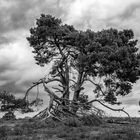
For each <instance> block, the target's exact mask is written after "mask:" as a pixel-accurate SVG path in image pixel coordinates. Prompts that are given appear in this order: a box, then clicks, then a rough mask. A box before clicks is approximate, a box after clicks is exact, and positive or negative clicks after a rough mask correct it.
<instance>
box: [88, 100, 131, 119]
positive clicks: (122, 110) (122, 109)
mask: <svg viewBox="0 0 140 140" xmlns="http://www.w3.org/2000/svg"><path fill="white" fill-rule="evenodd" d="M93 102H98V103H100V104H101V105H102V106H104V107H106V108H108V109H110V110H112V111H118V112H120V111H121V112H123V113H125V114H126V115H127V116H128V118H129V119H130V120H131V117H130V115H129V114H128V113H127V112H126V111H125V110H124V108H121V109H115V108H111V107H109V106H107V105H105V104H104V103H102V102H101V101H99V100H96V99H95V100H91V101H89V102H87V104H90V103H93Z"/></svg>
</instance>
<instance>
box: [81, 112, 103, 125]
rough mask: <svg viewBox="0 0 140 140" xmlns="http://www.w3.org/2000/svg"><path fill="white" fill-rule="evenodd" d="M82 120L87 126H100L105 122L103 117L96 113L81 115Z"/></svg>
mask: <svg viewBox="0 0 140 140" xmlns="http://www.w3.org/2000/svg"><path fill="white" fill-rule="evenodd" d="M81 121H82V122H83V124H84V125H87V126H99V125H100V124H102V123H103V120H102V118H99V117H98V116H96V115H95V114H89V115H84V116H82V117H81Z"/></svg>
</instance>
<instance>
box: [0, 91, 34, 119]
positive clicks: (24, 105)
mask: <svg viewBox="0 0 140 140" xmlns="http://www.w3.org/2000/svg"><path fill="white" fill-rule="evenodd" d="M0 104H1V106H0V111H1V112H6V113H5V115H4V118H5V119H12V118H15V116H14V112H15V111H20V112H21V113H28V112H33V111H34V110H33V109H32V106H33V105H36V100H33V101H32V102H30V103H29V102H28V101H26V100H24V99H20V98H16V97H15V96H14V94H11V93H9V92H7V91H6V90H4V91H1V92H0Z"/></svg>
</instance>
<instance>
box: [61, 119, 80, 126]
mask: <svg viewBox="0 0 140 140" xmlns="http://www.w3.org/2000/svg"><path fill="white" fill-rule="evenodd" d="M64 123H65V124H66V125H67V126H70V127H80V126H82V122H81V121H80V120H79V119H78V118H76V117H68V118H66V119H65V120H64Z"/></svg>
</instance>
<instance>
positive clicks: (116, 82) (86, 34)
mask: <svg viewBox="0 0 140 140" xmlns="http://www.w3.org/2000/svg"><path fill="white" fill-rule="evenodd" d="M27 40H28V41H29V44H30V46H31V47H32V48H33V53H34V58H35V60H36V64H38V65H40V66H45V65H50V64H51V65H52V69H51V71H50V72H49V78H43V79H41V80H39V81H38V82H37V83H34V85H33V86H32V87H31V88H30V89H32V88H33V87H35V86H36V85H39V84H43V86H44V88H45V91H46V92H48V93H49V96H50V106H49V110H52V109H53V107H52V106H53V105H54V102H55V105H56V104H57V106H59V105H60V104H61V105H62V104H63V105H65V106H66V105H68V107H67V110H69V111H71V112H73V113H74V112H76V111H77V110H78V109H79V108H78V107H77V108H76V109H73V107H72V105H76V104H78V103H79V102H80V103H83V101H85V102H88V96H86V95H85V93H84V92H85V89H86V85H87V83H91V84H92V85H93V88H94V89H93V91H92V94H94V95H95V100H94V101H99V102H100V103H105V102H107V103H110V104H119V103H120V102H118V101H117V96H119V95H120V96H125V95H127V94H129V93H130V92H131V90H132V86H133V84H134V83H135V82H136V81H137V80H138V79H139V76H140V68H139V66H140V65H139V64H140V54H139V52H138V48H137V42H138V41H137V40H136V39H134V33H133V31H132V30H131V29H125V30H121V31H119V30H117V29H113V28H111V29H104V30H101V31H98V32H95V31H93V30H91V29H88V30H86V31H82V30H77V29H75V28H74V26H72V25H68V24H63V23H62V21H61V19H58V18H55V17H53V16H51V15H45V14H42V15H41V17H40V18H39V19H37V20H36V26H35V27H33V28H31V29H30V36H29V37H27ZM51 82H54V85H55V86H52V87H51V88H50V87H49V86H47V84H48V83H51ZM28 93H29V90H28V92H26V95H25V98H26V97H27V96H28ZM58 93H59V94H61V97H60V96H58ZM83 93H84V94H83ZM90 93H91V91H90ZM71 97H72V100H71V103H70V98H71ZM83 98H84V99H86V100H83ZM70 104H71V105H70Z"/></svg>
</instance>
